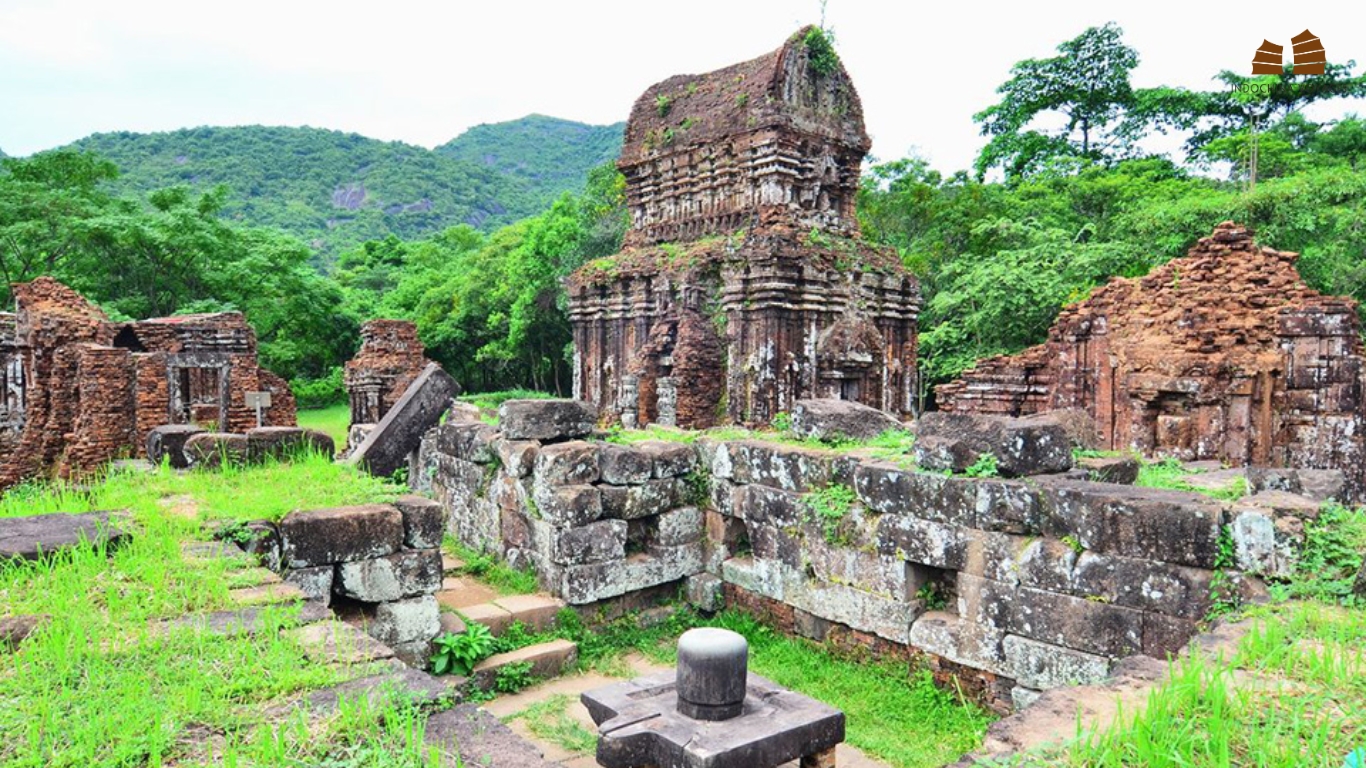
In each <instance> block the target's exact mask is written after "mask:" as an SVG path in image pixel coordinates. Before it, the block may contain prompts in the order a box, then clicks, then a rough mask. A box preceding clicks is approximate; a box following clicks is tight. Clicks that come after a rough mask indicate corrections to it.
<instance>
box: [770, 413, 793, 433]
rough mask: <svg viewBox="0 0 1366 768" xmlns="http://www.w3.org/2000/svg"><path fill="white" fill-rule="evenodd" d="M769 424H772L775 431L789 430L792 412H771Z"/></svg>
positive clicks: (790, 428)
mask: <svg viewBox="0 0 1366 768" xmlns="http://www.w3.org/2000/svg"><path fill="white" fill-rule="evenodd" d="M770 424H771V425H772V426H773V429H774V431H775V432H791V431H792V414H790V413H788V412H787V411H778V412H777V413H775V414H773V420H772V421H771V422H770Z"/></svg>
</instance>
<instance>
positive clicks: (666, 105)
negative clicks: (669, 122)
mask: <svg viewBox="0 0 1366 768" xmlns="http://www.w3.org/2000/svg"><path fill="white" fill-rule="evenodd" d="M672 108H673V99H671V98H669V95H668V94H666V93H661V94H659V95H658V96H655V111H657V112H659V116H660V117H668V116H669V110H670V109H672Z"/></svg>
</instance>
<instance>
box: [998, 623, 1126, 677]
mask: <svg viewBox="0 0 1366 768" xmlns="http://www.w3.org/2000/svg"><path fill="white" fill-rule="evenodd" d="M1001 645H1002V648H1003V649H1004V651H1005V657H1006V666H1007V667H1008V668H1009V669H1010V670H1011V675H1010V676H1011V677H1013V678H1015V680H1016V681H1017V682H1018V683H1019V684H1020V685H1024V686H1028V687H1030V688H1037V689H1041V690H1046V689H1048V688H1058V687H1060V686H1064V685H1094V684H1096V683H1099V682H1101V681H1103V680H1105V678H1106V677H1107V676H1109V674H1110V660H1109V659H1108V658H1106V657H1104V656H1097V655H1096V654H1093V653H1083V652H1081V651H1076V650H1073V649H1071V648H1064V647H1062V646H1057V645H1051V644H1049V643H1041V642H1039V641H1037V640H1030V639H1029V638H1026V637H1020V636H1018V635H1006V638H1005V640H1004V641H1003V642H1002V644H1001Z"/></svg>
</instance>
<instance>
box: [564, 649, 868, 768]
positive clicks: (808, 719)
mask: <svg viewBox="0 0 1366 768" xmlns="http://www.w3.org/2000/svg"><path fill="white" fill-rule="evenodd" d="M748 667H749V644H748V643H746V642H745V638H744V637H742V636H740V635H738V634H736V633H734V632H731V631H729V630H725V629H714V628H702V629H692V630H689V631H687V632H685V633H683V636H682V637H680V638H679V639H678V669H677V670H676V671H674V672H660V673H658V674H654V675H649V676H646V677H640V678H636V679H635V680H631V681H629V682H624V683H617V684H614V685H609V686H605V687H603V688H598V689H595V690H592V691H588V692H586V693H584V694H583V697H582V699H583V704H584V706H585V707H587V708H588V713H589V714H590V715H591V716H592V717H593V722H595V723H597V725H598V731H599V736H598V754H597V759H598V764H599V765H602V766H604V768H644V767H645V766H652V767H653V768H773V766H778V765H782V764H783V763H786V762H789V761H791V760H796V759H798V758H800V759H801V767H802V768H834V765H835V745H837V744H839V743H840V742H841V741H844V713H843V712H841V711H839V710H837V709H834V708H833V707H829V706H826V705H825V704H822V703H821V702H819V701H816V700H815V699H811V698H808V697H806V696H803V695H801V694H799V693H794V692H792V691H789V690H787V689H785V688H782V687H781V686H778V685H776V684H774V683H773V682H771V681H769V680H765V679H764V678H762V677H759V676H758V675H754V674H750V673H749V671H748Z"/></svg>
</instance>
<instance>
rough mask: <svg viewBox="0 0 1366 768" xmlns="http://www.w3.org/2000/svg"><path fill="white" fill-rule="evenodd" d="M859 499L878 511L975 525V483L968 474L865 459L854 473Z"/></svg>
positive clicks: (968, 526)
mask: <svg viewBox="0 0 1366 768" xmlns="http://www.w3.org/2000/svg"><path fill="white" fill-rule="evenodd" d="M853 478H854V490H855V491H856V492H857V493H858V497H859V500H860V501H862V502H863V503H864V504H866V505H867V506H868V508H869V509H870V510H872V511H874V512H876V513H878V514H882V515H886V514H896V515H913V516H916V517H921V518H925V519H927V520H934V521H936V522H941V523H949V524H953V525H961V526H964V527H967V528H973V527H976V522H977V521H976V517H977V506H978V486H977V483H976V482H975V481H974V480H972V479H971V478H962V477H945V476H944V475H937V474H931V473H928V472H916V471H911V470H905V469H901V468H899V467H897V466H895V465H893V464H885V463H874V462H867V463H861V464H859V465H858V466H857V467H856V468H855V469H854V473H853Z"/></svg>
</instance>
